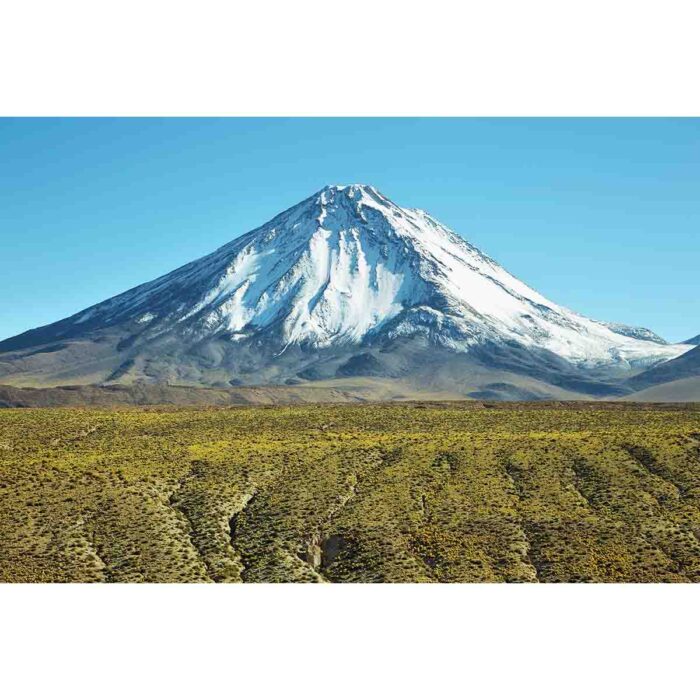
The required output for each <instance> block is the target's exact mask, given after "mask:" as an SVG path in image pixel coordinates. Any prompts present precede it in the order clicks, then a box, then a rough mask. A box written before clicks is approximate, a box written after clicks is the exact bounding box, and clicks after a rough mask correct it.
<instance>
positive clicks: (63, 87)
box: [0, 0, 700, 116]
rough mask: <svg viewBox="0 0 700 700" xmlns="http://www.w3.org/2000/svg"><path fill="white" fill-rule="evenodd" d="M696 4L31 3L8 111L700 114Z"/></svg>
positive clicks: (505, 0) (8, 37)
mask: <svg viewBox="0 0 700 700" xmlns="http://www.w3.org/2000/svg"><path fill="white" fill-rule="evenodd" d="M697 7H698V6H697V3H695V2H692V1H690V0H665V2H664V3H659V2H648V1H644V0H636V1H632V0H586V1H585V2H584V1H583V0H568V1H566V2H563V1H562V0H528V1H527V2H523V1H522V0H519V1H516V0H489V1H488V2H473V1H472V2H469V1H466V2H456V1H454V0H452V1H449V2H448V1H447V0H432V1H431V2H430V3H428V4H426V3H418V2H412V1H410V0H405V1H404V2H395V1H394V2H390V1H388V0H352V2H338V3H332V2H328V0H297V1H296V2H279V1H277V2H272V1H270V0H257V2H255V3H242V2H230V1H229V2H224V1H217V2H214V1H212V0H199V1H198V2H196V3H195V2H183V1H181V0H179V1H178V0H168V1H166V0H121V1H120V2H116V1H114V0H102V1H101V2H95V1H94V0H63V1H62V2H55V0H23V1H22V2H14V3H5V4H4V5H3V9H2V11H1V14H0V66H2V73H3V80H2V90H0V114H5V115H20V116H24V115H51V116H52V115H86V116H88V115H101V116H105V115H107V116H109V115H115V116H120V115H121V116H126V115H171V116H174V115H179V116H189V115H248V116H258V115H269V116H279V115H293V116H299V115H315V116H328V115H336V116H337V115H346V116H364V115H374V116H386V115H414V116H423V115H428V116H438V115H440V116H441V115H481V116H490V115H551V116H558V115H580V116H590V115H613V116H617V115H638V114H643V115H649V116H652V115H678V116H689V115H698V114H699V113H700V97H699V93H700V91H699V90H697V89H696V87H695V86H696V83H697V66H698V64H699V63H700V61H698V58H699V56H698V54H699V48H698V47H699V44H700V42H698V41H697V27H698V26H699V25H700V22H698V9H697Z"/></svg>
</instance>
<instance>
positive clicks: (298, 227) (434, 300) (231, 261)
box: [0, 184, 687, 381]
mask: <svg viewBox="0 0 700 700" xmlns="http://www.w3.org/2000/svg"><path fill="white" fill-rule="evenodd" d="M618 331H619V329H616V328H615V327H614V326H610V327H608V326H606V325H605V324H602V323H598V322H595V321H592V320H590V319H587V318H585V317H583V316H580V315H578V314H575V313H573V312H571V311H569V310H567V309H565V308H563V307H561V306H558V305H557V304H555V303H553V302H551V301H549V300H548V299H546V298H545V297H543V296H542V295H540V294H539V293H537V292H536V291H535V290H533V289H531V288H530V287H528V286H527V285H525V284H524V283H522V282H521V281H520V280H518V279H516V278H515V277H513V276H512V275H511V274H509V273H508V272H507V271H506V270H505V269H503V268H502V267H501V266H500V265H498V264H497V263H496V262H495V261H493V260H491V259H490V258H488V257H487V256H486V255H484V254H483V253H481V252H480V251H479V250H477V249H476V248H475V247H473V246H471V245H469V244H468V243H467V242H466V241H464V239H462V238H461V237H459V236H458V235H457V234H455V233H454V232H452V231H451V230H449V229H448V228H446V227H445V226H443V225H442V224H441V223H440V222H439V221H437V219H435V218H433V217H431V216H429V215H428V214H427V213H425V212H424V211H422V210H419V209H407V208H403V207H400V206H398V205H396V204H395V203H393V202H392V201H391V200H390V199H388V198H387V197H386V196H385V195H383V194H382V193H380V192H379V190H377V189H376V188H375V187H373V186H371V185H363V184H351V185H330V186H327V187H324V188H323V189H322V190H320V191H318V192H317V193H316V194H314V195H312V196H311V197H309V198H308V199H306V200H304V201H303V202H300V203H299V204H297V205H295V206H293V207H291V208H290V209H287V210H286V211H284V212H282V213H281V214H279V215H277V216H276V217H274V218H273V219H272V220H270V221H269V222H268V223H266V224H264V225H262V226H260V227H259V228H257V229H255V230H253V231H251V232H249V233H247V234H245V235H243V236H241V237H239V238H237V239H234V240H233V241H231V242H230V243H228V244H226V245H225V246H223V247H221V248H219V249H218V250H216V251H214V252H213V253H211V254H210V255H207V256H205V257H203V258H201V259H199V260H196V261H194V262H192V263H189V264H188V265H185V266H183V267H181V268H179V269H177V270H174V271H173V272H171V273H169V274H167V275H164V276H163V277H160V278H158V279H156V280H154V281H152V282H148V283H146V284H143V285H141V286H139V287H136V288H134V289H131V290H129V291H127V292H125V293H123V294H120V295H119V296H117V297H114V298H112V299H108V300H107V301H104V302H102V303H100V304H96V305H95V306H93V307H90V308H89V309H86V310H85V311H82V312H80V313H78V314H75V315H74V316H72V317H70V318H68V319H65V320H63V321H59V322H58V323H55V324H52V325H51V326H46V327H44V328H41V329H36V330H34V331H28V332H27V333H24V334H22V335H21V336H17V337H16V338H11V339H9V340H7V341H4V342H3V343H0V353H2V352H3V351H10V350H11V351H17V350H24V349H26V350H28V351H29V352H30V353H31V352H32V349H33V348H34V347H35V346H37V345H42V344H43V345H46V344H51V343H53V344H54V345H55V344H56V343H60V344H61V347H63V346H65V347H66V348H69V347H70V343H71V342H72V341H74V340H75V341H79V342H80V343H81V345H80V348H81V352H82V351H83V350H82V349H84V347H85V343H97V344H98V345H99V347H100V348H101V349H100V352H101V353H103V354H104V355H105V358H106V359H105V358H103V359H102V360H100V362H102V364H100V365H99V366H100V367H109V366H111V364H112V359H114V361H115V362H116V361H117V360H118V361H119V362H118V364H119V366H122V365H123V364H124V363H127V365H128V364H129V363H131V362H134V363H135V362H136V359H135V358H136V357H137V356H138V357H142V358H143V357H150V358H151V360H149V361H148V363H150V364H148V363H146V365H144V368H143V370H142V371H143V372H145V373H146V375H147V376H149V377H150V376H152V375H151V374H149V372H151V373H152V372H155V370H154V369H152V368H153V367H154V366H158V367H164V366H167V367H168V369H167V373H169V374H167V376H168V377H171V376H174V377H182V376H183V370H182V369H181V368H179V366H170V364H168V362H166V361H165V360H163V359H162V358H163V357H170V356H172V357H174V358H177V357H182V356H183V353H184V354H187V356H188V357H190V355H192V354H193V355H192V357H193V358H194V359H192V357H190V359H189V360H188V362H189V363H190V364H191V363H194V364H195V365H196V366H197V367H198V369H197V370H196V373H195V374H196V376H198V377H200V376H216V377H217V381H219V378H220V377H219V373H218V370H216V368H217V367H224V366H225V367H229V368H231V367H234V366H235V367H239V368H240V367H241V366H246V364H245V363H246V362H248V361H249V362H250V363H252V365H253V366H255V367H256V368H257V370H256V371H258V372H263V374H262V375H260V374H258V375H256V377H258V378H259V377H260V376H263V377H264V376H267V375H265V374H264V372H265V371H266V370H265V369H264V368H265V367H268V366H273V365H275V363H276V362H277V360H275V359H274V358H278V357H279V356H280V354H281V353H282V354H284V353H289V351H290V348H296V349H297V351H298V352H300V353H302V355H304V353H308V352H319V351H321V350H323V351H324V352H325V351H336V350H337V351H338V352H349V350H347V348H350V347H360V346H362V347H366V348H367V347H370V348H375V347H381V346H383V344H386V343H393V342H397V341H399V340H401V339H409V338H414V339H415V338H419V339H421V342H424V343H427V344H428V345H432V346H437V347H440V348H443V349H446V350H449V351H450V352H455V353H458V354H470V353H473V352H480V350H479V349H480V348H484V347H503V348H511V349H512V348H513V347H518V348H522V349H523V351H524V352H545V353H549V354H550V355H552V356H555V355H556V356H559V357H560V358H561V359H562V360H564V361H568V362H569V363H572V364H574V365H577V366H599V365H614V366H618V365H623V366H629V365H636V364H649V363H653V362H657V361H659V360H662V359H668V358H669V357H673V356H676V355H678V354H680V353H681V352H683V351H684V350H686V349H687V348H686V347H685V346H678V345H675V346H674V345H663V344H660V343H656V342H654V341H653V339H649V338H646V339H645V338H643V337H639V334H636V337H635V334H634V333H629V332H627V333H622V332H618ZM111 338H113V339H115V341H114V346H113V347H111V346H110V347H107V346H108V345H109V343H110V342H112V341H111V340H109V339H111ZM106 344H107V345H106ZM110 348H111V349H110ZM164 353H165V354H164ZM39 355H41V353H38V354H37V353H35V354H34V355H31V357H37V356H39ZM304 356H305V355H304ZM28 357H30V355H28ZM242 358H249V360H245V361H244V359H242ZM265 358H268V359H265ZM143 361H144V362H146V360H143ZM23 362H24V363H25V365H26V364H27V363H28V364H29V365H31V364H32V363H33V362H38V360H23ZM172 362H176V361H175V360H173V361H172ZM200 365H201V366H200ZM205 366H206V368H208V369H206V371H205V369H203V367H205ZM275 366H276V365H275ZM292 369H293V368H292ZM90 371H91V372H93V373H94V372H98V370H95V369H91V370H90ZM100 371H101V370H100ZM165 371H166V370H162V369H160V370H158V371H157V372H156V374H157V375H158V376H160V375H161V374H162V373H163V372H165ZM98 374H99V372H98ZM91 376H92V375H91ZM109 376H111V374H110V375H109ZM103 379H105V377H103Z"/></svg>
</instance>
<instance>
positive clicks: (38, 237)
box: [0, 119, 700, 341]
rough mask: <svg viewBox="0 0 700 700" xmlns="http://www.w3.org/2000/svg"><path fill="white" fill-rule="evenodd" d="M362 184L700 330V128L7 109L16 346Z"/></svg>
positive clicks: (609, 307) (8, 310) (612, 308)
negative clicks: (22, 337)
mask: <svg viewBox="0 0 700 700" xmlns="http://www.w3.org/2000/svg"><path fill="white" fill-rule="evenodd" d="M347 183H365V184H371V185H374V186H376V187H377V188H378V189H379V190H381V191H382V192H383V193H384V194H385V195H386V196H388V197H389V198H390V199H392V200H394V201H395V202H396V203H397V204H399V205H402V206H407V207H418V208H421V209H425V210H427V211H428V212H429V213H430V214H432V215H433V216H434V217H435V218H437V219H438V220H440V221H441V222H442V223H444V224H446V225H447V226H449V227H450V228H452V229H454V230H455V231H456V232H457V233H459V234H461V235H462V236H463V237H465V238H466V239H467V240H469V241H470V242H471V243H473V244H474V245H476V246H477V247H479V248H480V249H481V250H482V251H483V252H484V253H486V254H487V255H489V256H491V257H492V258H495V259H496V260H497V261H498V262H499V263H501V264H502V265H503V266H504V267H505V268H506V269H508V270H509V271H510V272H511V273H513V274H514V275H516V276H517V277H519V278H520V279H522V280H523V281H524V282H526V283H528V284H529V285H530V286H532V287H534V288H535V289H537V290H538V291H539V292H541V293H542V294H544V295H545V296H547V297H548V298H550V299H551V300H552V301H555V302H557V303H559V304H562V305H564V306H568V307H569V308H571V309H574V310H575V311H578V312H580V313H583V314H585V315H586V316H590V317H592V318H596V319H600V320H606V321H618V322H622V323H628V324H630V325H642V326H647V327H649V328H651V329H652V330H654V331H656V332H657V333H659V334H661V335H662V336H664V337H665V338H667V339H668V340H671V341H680V340H684V339H686V338H688V337H690V336H695V335H697V334H698V333H700V312H699V311H698V309H699V308H700V272H699V270H700V204H699V202H700V119H685V120H684V119H200V120H188V119H0V244H1V247H0V250H1V253H0V262H1V267H0V270H1V272H2V274H0V339H3V338H6V337H10V336H12V335H16V334H17V333H20V332H22V331H25V330H27V329H29V328H33V327H36V326H41V325H45V324H47V323H51V322H53V321H57V320H60V319H61V318H64V317H66V316H69V315H71V314H73V313H75V312H77V311H79V310H81V309H83V308H85V307H87V306H90V305H91V304H94V303H97V302H99V301H103V300H104V299H107V298H108V297H111V296H114V295H115V294H119V293H120V292H123V291H125V290H126V289H129V288H131V287H133V286H136V285H138V284H141V283H142V282H147V281H149V280H151V279H153V278H155V277H158V276H159V275H161V274H164V273H166V272H169V271H170V270H172V269H174V268H176V267H178V266H180V265H182V264H184V263H186V262H189V261H191V260H193V259H195V258H197V257H200V256H202V255H205V254H207V253H209V252H211V251H212V250H214V249H215V248H217V247H219V246H220V245H222V244H224V243H226V242H227V241H229V240H231V239H233V238H235V237H237V236H239V235H241V234H243V233H245V232H247V231H249V230H250V229H252V228H255V227H257V226H259V225H261V224H263V223H265V222H266V221H268V220H269V219H271V218H272V217H273V216H274V215H275V214H277V213H279V212H280V211H282V210H284V209H286V208H288V207H290V206H292V205H293V204H296V203H297V202H298V201H300V200H302V199H304V198H306V197H308V196H310V195H311V194H312V193H314V192H316V191H317V190H319V189H321V188H322V187H323V186H324V185H327V184H347Z"/></svg>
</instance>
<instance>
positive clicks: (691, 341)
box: [684, 335, 700, 345]
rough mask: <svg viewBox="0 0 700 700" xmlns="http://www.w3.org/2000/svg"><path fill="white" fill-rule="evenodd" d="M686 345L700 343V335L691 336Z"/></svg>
mask: <svg viewBox="0 0 700 700" xmlns="http://www.w3.org/2000/svg"><path fill="white" fill-rule="evenodd" d="M684 345H700V335H696V336H695V337H694V338H689V339H688V340H686V341H685V343H684Z"/></svg>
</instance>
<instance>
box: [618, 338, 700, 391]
mask: <svg viewBox="0 0 700 700" xmlns="http://www.w3.org/2000/svg"><path fill="white" fill-rule="evenodd" d="M697 377H700V347H696V348H694V349H693V350H690V351H689V352H687V353H685V354H683V355H681V356H680V357H677V358H675V359H674V360H670V361H669V362H664V363H663V364H660V365H657V366H656V367H652V368H651V369H649V370H647V371H646V372H642V373H641V374H638V375H636V376H635V377H632V378H631V379H630V380H629V382H628V383H629V385H630V386H632V387H633V388H634V389H635V390H639V389H646V388H647V387H650V386H655V385H657V384H666V383H668V382H677V381H678V380H681V379H692V378H697ZM698 400H700V395H699V396H698Z"/></svg>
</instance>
